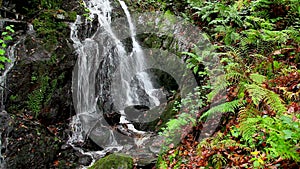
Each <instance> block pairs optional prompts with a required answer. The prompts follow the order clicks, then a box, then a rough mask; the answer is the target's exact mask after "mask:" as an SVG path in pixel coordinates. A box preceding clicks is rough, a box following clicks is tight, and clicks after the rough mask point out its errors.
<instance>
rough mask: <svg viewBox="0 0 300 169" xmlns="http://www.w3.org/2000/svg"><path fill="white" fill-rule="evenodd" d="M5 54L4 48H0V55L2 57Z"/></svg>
mask: <svg viewBox="0 0 300 169" xmlns="http://www.w3.org/2000/svg"><path fill="white" fill-rule="evenodd" d="M4 54H5V50H3V49H0V57H2V56H3V55H4Z"/></svg>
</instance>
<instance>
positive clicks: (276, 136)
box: [239, 115, 300, 162]
mask: <svg viewBox="0 0 300 169" xmlns="http://www.w3.org/2000/svg"><path fill="white" fill-rule="evenodd" d="M239 131H240V133H241V136H242V138H243V140H244V141H246V142H247V143H248V144H249V145H253V144H254V143H255V142H259V141H265V142H266V143H267V147H266V148H263V151H265V152H267V155H268V156H269V157H271V158H278V157H279V156H280V157H282V158H283V159H293V160H295V161H296V162H297V161H300V156H299V154H298V152H297V151H296V150H297V148H299V145H298V146H297V145H296V146H295V143H296V144H297V143H299V142H300V128H299V122H294V121H292V119H291V117H289V116H286V115H283V116H281V117H280V118H271V117H261V116H257V117H255V118H248V119H247V120H246V121H243V122H241V123H240V127H239ZM259 132H263V133H264V135H265V137H266V139H265V140H264V139H263V138H262V137H254V135H256V134H257V133H259Z"/></svg>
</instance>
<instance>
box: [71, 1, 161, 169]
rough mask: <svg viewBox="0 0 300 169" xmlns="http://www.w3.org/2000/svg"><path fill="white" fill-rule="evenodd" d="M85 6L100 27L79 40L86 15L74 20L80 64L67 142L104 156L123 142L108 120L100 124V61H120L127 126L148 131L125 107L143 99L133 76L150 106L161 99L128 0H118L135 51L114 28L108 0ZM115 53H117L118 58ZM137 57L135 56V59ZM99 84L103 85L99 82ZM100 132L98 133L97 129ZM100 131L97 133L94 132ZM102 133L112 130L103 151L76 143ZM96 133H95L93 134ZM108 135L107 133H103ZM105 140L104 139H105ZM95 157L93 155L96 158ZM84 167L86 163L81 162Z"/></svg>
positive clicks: (73, 35)
mask: <svg viewBox="0 0 300 169" xmlns="http://www.w3.org/2000/svg"><path fill="white" fill-rule="evenodd" d="M85 3H86V6H87V8H88V9H89V11H90V17H91V18H92V19H95V18H96V16H97V19H98V22H99V24H100V26H99V27H98V28H97V31H96V33H94V34H93V35H92V36H91V37H90V38H86V39H84V40H80V38H79V35H78V33H79V29H80V28H79V26H80V25H82V24H83V23H86V22H87V21H84V19H85V18H82V17H80V16H77V19H76V21H75V23H74V24H72V25H71V39H72V40H73V42H74V47H75V49H76V51H77V54H78V60H77V67H76V68H75V71H74V72H73V85H72V86H73V88H72V90H73V100H74V99H75V100H76V101H75V103H74V104H75V109H76V116H74V117H73V119H72V122H71V128H72V132H73V133H72V136H70V138H69V141H68V144H69V145H71V146H73V147H74V148H75V149H76V150H78V151H80V152H81V153H83V154H86V155H90V156H91V157H94V156H98V157H99V156H103V155H104V154H105V153H106V152H108V151H111V150H112V149H113V148H115V149H117V151H120V150H121V149H122V148H123V146H121V145H120V144H119V140H117V139H116V138H115V133H114V132H113V130H112V129H109V128H110V127H109V126H106V124H99V123H101V120H102V119H103V115H102V113H103V112H100V111H99V109H98V108H97V101H98V97H101V94H102V93H103V91H102V88H100V91H99V92H100V95H99V96H97V92H98V91H96V89H95V85H96V74H97V71H98V68H99V64H100V62H101V61H103V63H109V64H110V65H113V64H114V63H113V60H117V61H118V62H119V65H117V67H118V71H119V73H120V77H121V79H120V82H119V83H118V85H120V88H118V91H117V92H118V94H119V97H117V99H120V100H118V103H121V104H120V105H119V107H118V110H119V112H120V113H121V115H122V116H121V118H120V123H124V124H127V125H128V130H130V131H132V132H134V133H139V134H143V133H145V132H143V131H138V130H136V129H135V128H134V126H133V125H132V124H128V123H129V121H127V119H126V115H125V113H124V108H125V107H127V106H131V105H139V104H142V102H141V101H140V100H139V96H138V94H137V90H136V89H132V86H130V83H132V81H133V78H134V76H136V78H137V79H138V83H139V85H140V86H141V87H142V88H143V90H144V91H145V92H146V93H147V95H148V96H149V98H148V99H149V102H150V104H149V105H147V106H149V107H153V106H157V105H159V104H160V102H159V99H158V98H156V97H155V96H153V94H152V91H154V90H155V89H154V88H153V85H152V83H151V81H150V77H149V75H148V74H147V73H145V72H144V68H145V64H146V59H145V56H144V53H143V50H142V48H141V46H140V45H139V43H138V41H137V40H136V30H135V27H134V24H133V22H132V20H131V16H130V13H129V11H128V9H127V6H126V4H125V3H124V2H123V1H122V0H119V3H120V5H121V7H122V9H123V10H124V12H125V14H126V19H127V24H128V25H129V30H130V37H129V38H131V40H132V52H130V53H127V52H126V50H125V47H124V45H123V44H122V43H121V40H120V39H119V38H118V37H117V35H116V33H115V32H114V30H113V28H112V26H111V25H112V17H111V14H112V10H113V8H112V6H111V4H110V1H109V0H90V1H86V2H85ZM112 47H114V49H115V50H114V52H115V54H113V53H112V51H111V48H112ZM115 57H118V58H117V59H116V58H115ZM132 58H134V59H132ZM113 71H115V70H108V74H109V75H110V73H113ZM100 86H103V85H102V84H100ZM94 127H97V128H98V129H97V131H92V130H93V129H94ZM97 132H98V133H97ZM94 133H96V134H99V135H96V136H95V134H94ZM103 133H104V134H105V133H106V134H107V133H109V135H110V137H109V143H106V144H105V145H103V146H104V147H103V148H104V150H103V151H97V152H84V151H83V150H82V149H80V148H79V147H76V143H84V141H85V139H86V137H87V136H88V135H89V134H91V135H92V140H94V141H95V140H97V139H98V138H101V137H103ZM93 134H94V135H93ZM104 136H106V135H104ZM142 140H143V138H141V139H134V141H135V144H136V145H138V146H139V145H141V144H142ZM103 144H104V143H103ZM93 159H94V158H93ZM82 167H83V168H84V166H82Z"/></svg>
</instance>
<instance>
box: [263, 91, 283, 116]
mask: <svg viewBox="0 0 300 169" xmlns="http://www.w3.org/2000/svg"><path fill="white" fill-rule="evenodd" d="M265 100H266V103H267V104H268V105H270V107H271V109H272V110H274V111H276V112H277V113H279V114H282V113H284V112H286V107H285V106H284V104H283V103H282V102H283V101H282V100H281V98H280V97H279V95H278V94H276V93H274V92H273V91H269V93H268V95H267V97H266V98H265Z"/></svg>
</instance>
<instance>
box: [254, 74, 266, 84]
mask: <svg viewBox="0 0 300 169" xmlns="http://www.w3.org/2000/svg"><path fill="white" fill-rule="evenodd" d="M250 79H251V80H252V81H253V82H255V83H256V84H262V83H263V82H265V81H266V80H267V77H266V76H263V75H260V74H258V73H252V74H250Z"/></svg>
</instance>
